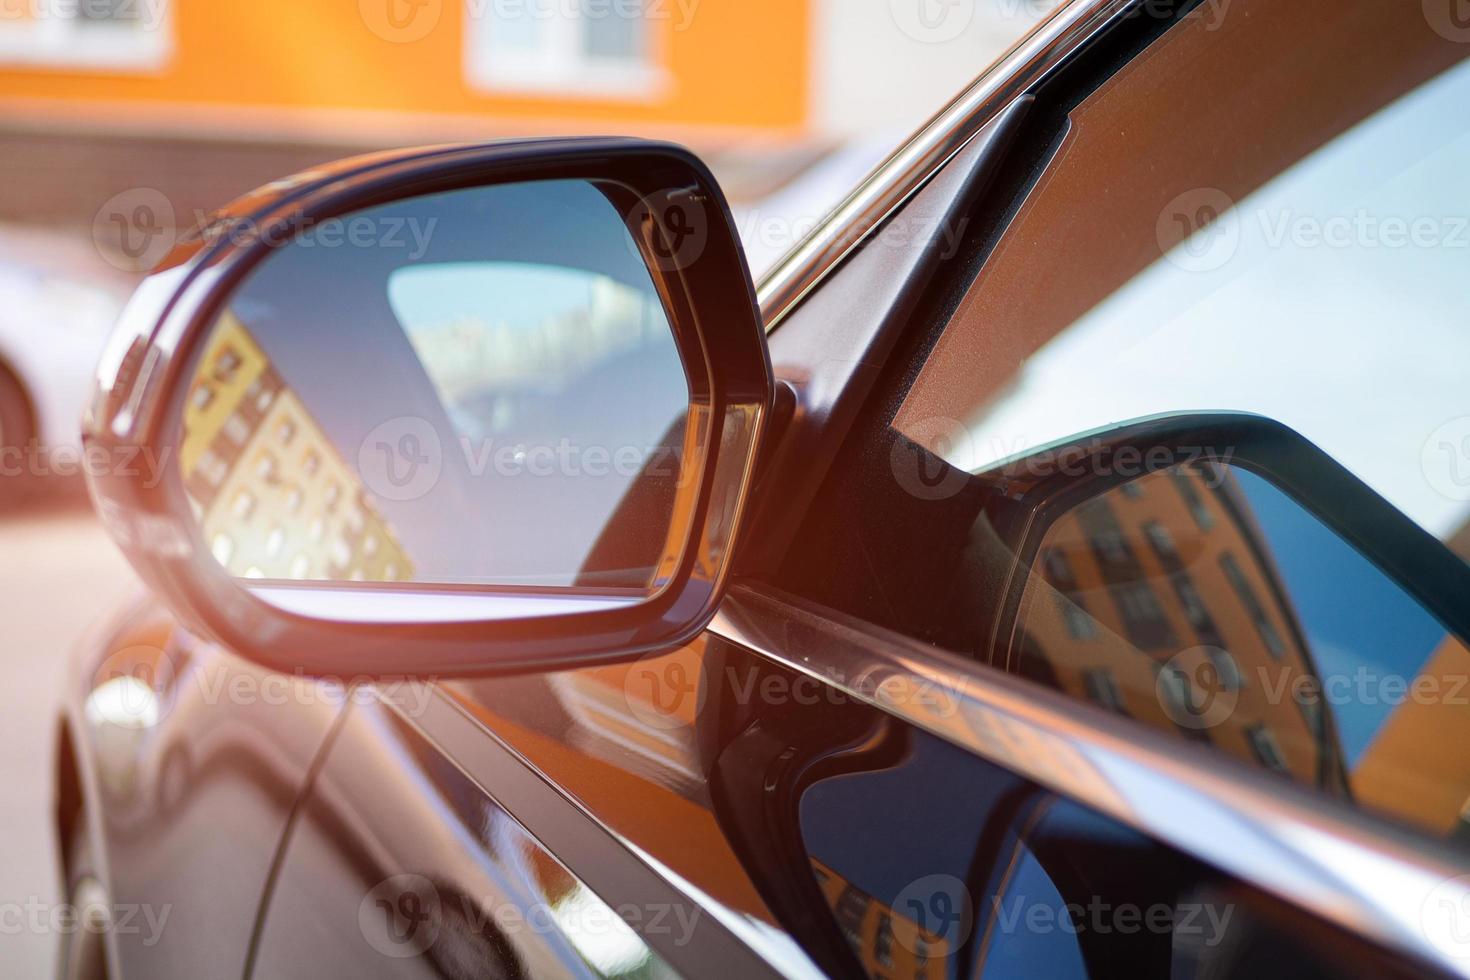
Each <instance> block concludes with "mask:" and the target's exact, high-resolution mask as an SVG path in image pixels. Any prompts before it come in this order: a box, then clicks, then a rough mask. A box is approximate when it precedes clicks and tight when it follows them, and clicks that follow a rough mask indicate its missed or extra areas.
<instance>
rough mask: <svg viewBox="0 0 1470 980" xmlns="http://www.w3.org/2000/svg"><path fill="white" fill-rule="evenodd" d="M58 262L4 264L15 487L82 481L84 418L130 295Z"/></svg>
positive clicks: (4, 472)
mask: <svg viewBox="0 0 1470 980" xmlns="http://www.w3.org/2000/svg"><path fill="white" fill-rule="evenodd" d="M33 244H34V243H33ZM53 264H54V262H47V261H37V262H30V263H27V262H20V261H6V262H4V264H0V307H3V310H4V312H3V313H0V476H3V477H5V478H6V480H5V483H6V485H7V486H12V487H14V486H15V485H17V484H18V483H19V482H20V479H18V478H36V477H47V476H53V475H55V476H62V477H66V476H78V477H79V476H80V475H81V471H82V466H83V463H82V460H81V456H80V451H81V433H80V431H79V430H78V427H77V416H78V413H79V412H80V408H81V405H82V403H83V402H84V401H85V400H86V397H87V395H88V394H89V392H90V391H91V387H92V382H93V378H94V375H95V368H96V366H97V357H98V355H99V354H100V353H101V351H102V345H103V343H104V342H105V341H106V339H107V335H108V332H109V330H110V329H111V327H112V324H113V323H114V322H115V321H116V319H117V314H118V312H119V310H121V309H122V301H123V299H124V298H125V295H126V294H125V293H124V294H123V295H117V293H116V290H115V284H113V283H111V282H110V281H106V282H102V283H95V282H86V283H83V282H80V281H78V280H77V279H76V278H75V277H74V276H71V275H67V274H63V273H61V272H59V271H58V270H57V269H55V268H53V267H52V266H53ZM99 278H100V277H99ZM26 482H27V483H28V484H29V485H30V486H35V485H36V483H35V481H34V480H33V479H32V480H28V481H26ZM5 497H6V498H7V499H9V498H11V497H13V491H12V493H7V494H6V495H5Z"/></svg>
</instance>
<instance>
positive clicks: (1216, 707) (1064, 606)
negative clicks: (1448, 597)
mask: <svg viewBox="0 0 1470 980" xmlns="http://www.w3.org/2000/svg"><path fill="white" fill-rule="evenodd" d="M1032 572H1033V574H1032V575H1031V576H1030V577H1029V579H1028V580H1027V583H1026V586H1025V591H1024V593H1023V595H1022V597H1021V604H1020V609H1019V611H1018V621H1017V622H1018V625H1017V629H1016V631H1015V634H1014V635H1013V638H1012V641H1011V643H1012V654H1011V657H1012V663H1013V665H1014V666H1015V667H1016V668H1017V669H1018V670H1019V671H1020V672H1021V673H1023V674H1025V675H1027V676H1030V677H1032V678H1035V679H1037V680H1041V681H1043V682H1044V683H1047V684H1048V685H1049V686H1053V687H1056V688H1058V689H1060V690H1063V691H1066V692H1067V693H1069V694H1071V695H1072V696H1074V697H1077V698H1079V699H1083V700H1088V701H1091V702H1093V703H1095V704H1098V705H1101V706H1103V707H1105V708H1107V709H1109V710H1111V711H1114V712H1116V713H1118V714H1123V715H1127V716H1130V717H1132V718H1135V719H1137V720H1139V721H1141V722H1144V723H1146V724H1148V725H1150V726H1152V727H1154V728H1157V729H1160V730H1163V731H1167V732H1171V733H1175V734H1178V735H1180V736H1182V737H1185V738H1189V739H1193V740H1196V741H1199V742H1203V743H1208V744H1212V745H1214V746H1215V747H1217V748H1219V749H1222V750H1223V751H1225V752H1227V753H1229V754H1230V755H1232V756H1235V757H1237V758H1239V759H1243V760H1246V761H1247V762H1249V763H1251V764H1253V765H1255V766H1259V767H1262V768H1265V769H1268V770H1273V771H1276V772H1280V773H1283V774H1285V775H1288V776H1290V777H1292V778H1295V779H1297V780H1300V781H1302V782H1304V783H1309V784H1313V785H1316V786H1319V787H1322V788H1324V789H1327V790H1329V791H1330V792H1333V793H1334V794H1337V795H1341V796H1347V797H1351V798H1354V799H1356V800H1358V801H1359V802H1361V803H1363V804H1365V805H1368V806H1371V807H1374V808H1377V809H1380V810H1384V811H1387V812H1390V813H1393V814H1395V815H1398V816H1399V817H1401V818H1405V819H1408V820H1410V821H1412V822H1414V823H1416V824H1419V825H1423V826H1429V827H1432V828H1434V829H1435V830H1437V831H1439V832H1442V833H1458V832H1460V831H1462V830H1463V829H1465V822H1464V817H1463V815H1462V814H1463V811H1464V809H1465V805H1466V801H1467V799H1470V754H1467V751H1466V750H1464V749H1462V748H1457V747H1455V746H1454V745H1453V744H1452V743H1458V744H1459V745H1461V746H1463V745H1464V743H1465V741H1466V738H1465V737H1464V736H1465V735H1466V734H1467V724H1470V722H1467V718H1466V716H1467V715H1470V707H1467V705H1470V701H1467V700H1466V698H1467V697H1470V694H1467V692H1466V691H1465V684H1464V679H1465V678H1466V677H1467V676H1470V650H1467V648H1466V646H1465V644H1464V642H1463V641H1462V640H1461V638H1459V637H1458V636H1455V635H1453V634H1451V633H1449V632H1448V631H1447V630H1446V629H1445V627H1444V626H1443V625H1442V624H1441V623H1440V622H1439V621H1438V620H1437V619H1436V618H1435V617H1434V616H1433V615H1432V614H1431V613H1430V612H1429V611H1428V610H1426V609H1425V608H1424V607H1423V606H1422V605H1421V604H1420V603H1419V602H1418V601H1417V600H1416V599H1414V598H1413V597H1412V596H1411V595H1410V594H1409V593H1408V592H1406V591H1405V589H1404V588H1403V587H1402V586H1401V585H1400V584H1398V583H1397V582H1396V581H1395V580H1394V579H1392V578H1390V577H1389V576H1388V575H1387V574H1385V573H1384V572H1383V571H1382V570H1380V569H1379V568H1378V567H1377V566H1376V565H1375V564H1373V563H1372V562H1371V561H1370V560H1369V559H1368V558H1366V557H1365V556H1364V555H1362V554H1361V553H1360V552H1358V551H1357V550H1356V549H1355V548H1353V547H1352V546H1351V545H1350V544H1349V543H1348V542H1347V541H1345V540H1343V538H1342V537H1341V536H1340V535H1339V534H1337V533H1336V532H1334V531H1333V530H1332V529H1331V528H1330V527H1328V526H1327V525H1326V524H1324V523H1323V522H1322V521H1320V520H1319V519H1318V518H1317V517H1315V516H1314V515H1313V514H1312V513H1310V512H1309V511H1308V510H1307V509H1306V508H1305V507H1303V506H1302V505H1301V504H1300V503H1298V502H1297V501H1296V500H1294V499H1293V498H1292V497H1290V496H1288V495H1287V494H1286V493H1285V492H1283V491H1282V490H1281V489H1279V488H1278V487H1276V486H1274V485H1273V484H1272V483H1271V482H1269V481H1268V480H1266V479H1265V478H1263V477H1262V476H1260V475H1259V474H1258V473H1256V472H1254V471H1253V470H1249V469H1246V468H1244V467H1241V466H1237V465H1224V464H1220V463H1215V462H1200V463H1193V464H1188V465H1184V466H1176V467H1172V468H1170V469H1168V470H1164V471H1160V472H1155V473H1152V474H1150V475H1147V476H1144V477H1142V478H1140V479H1137V480H1133V481H1132V482H1129V483H1125V484H1123V485H1121V486H1118V487H1115V488H1113V489H1111V490H1109V491H1107V492H1105V493H1102V494H1101V495H1098V496H1095V497H1092V498H1091V499H1089V500H1087V501H1085V502H1083V503H1081V504H1080V505H1077V506H1075V507H1072V508H1071V509H1069V510H1067V511H1066V512H1065V513H1063V514H1062V515H1061V516H1060V517H1059V518H1058V519H1056V520H1055V521H1054V522H1053V523H1052V524H1050V526H1049V527H1048V528H1047V530H1046V532H1045V534H1044V536H1043V538H1042V540H1041V543H1040V546H1039V548H1038V550H1037V552H1036V556H1035V559H1034V563H1033V565H1032ZM1457 679H1458V681H1457ZM1457 697H1458V699H1459V700H1458V702H1457V701H1456V698H1457ZM1457 703H1458V704H1459V705H1460V706H1459V707H1456V704H1457ZM1431 748H1432V751H1430V750H1431Z"/></svg>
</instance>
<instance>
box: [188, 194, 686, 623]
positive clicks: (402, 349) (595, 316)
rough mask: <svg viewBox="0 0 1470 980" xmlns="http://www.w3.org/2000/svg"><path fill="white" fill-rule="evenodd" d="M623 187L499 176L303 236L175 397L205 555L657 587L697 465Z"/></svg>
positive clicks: (256, 575)
mask: <svg viewBox="0 0 1470 980" xmlns="http://www.w3.org/2000/svg"><path fill="white" fill-rule="evenodd" d="M627 196H630V195H629V192H627V191H626V190H621V189H618V188H605V187H603V186H600V185H595V184H592V183H589V182H586V181H580V180H561V181H539V182H531V183H522V184H508V185H500V186H493V187H483V188H474V189H468V190H462V191H453V192H448V193H442V194H436V195H431V196H425V197H419V198H413V199H409V200H406V201H400V202H395V203H393V204H391V205H386V206H382V207H378V208H374V209H371V210H365V211H360V212H356V213H352V214H349V215H346V216H343V217H341V218H336V219H332V220H327V221H321V222H315V223H309V222H306V221H303V222H301V223H300V225H301V227H299V228H295V229H293V232H294V235H293V236H292V237H291V238H290V240H289V242H288V243H286V244H283V245H281V246H280V247H278V248H276V249H275V250H274V251H273V252H272V254H271V255H270V256H269V257H268V258H267V259H266V260H265V261H264V262H262V263H261V264H260V265H259V266H257V267H256V268H255V269H254V270H253V271H252V272H251V273H250V274H249V276H248V277H246V278H245V279H244V281H243V282H242V283H241V284H240V285H239V286H238V287H237V289H236V291H235V292H234V293H233V295H232V296H231V297H230V299H229V301H228V302H227V304H226V306H225V308H224V309H223V311H222V312H221V313H220V315H219V317H218V319H217V321H216V322H215V324H214V326H213V328H212V330H211V332H210V333H209V335H208V336H207V337H206V338H205V339H204V341H203V342H202V345H201V350H200V352H199V353H198V355H197V358H196V361H195V366H194V368H193V372H194V374H193V379H192V383H191V384H190V385H189V387H188V389H187V391H186V393H185V398H186V401H185V403H184V406H183V411H182V423H181V424H182V426H183V432H182V438H181V440H180V452H179V457H180V466H181V468H182V471H183V479H184V486H185V489H186V491H187V493H188V495H189V497H190V500H191V502H192V504H193V510H194V514H195V517H196V519H197V520H198V522H199V530H200V532H201V539H202V542H203V546H204V547H205V548H207V550H208V551H209V552H210V554H212V555H213V557H214V559H215V560H216V561H217V562H219V563H220V564H221V565H223V566H224V567H225V568H226V569H227V570H229V571H230V572H231V573H232V574H234V575H235V576H238V577H240V578H246V579H259V580H263V581H265V582H274V583H277V584H285V583H297V584H301V583H322V582H332V583H344V582H356V583H423V584H424V585H426V586H506V587H536V588H538V589H544V588H547V587H552V588H566V589H569V590H578V589H586V590H596V591H599V592H604V593H605V592H609V591H612V592H618V591H620V590H626V591H627V592H628V593H629V594H630V595H634V596H637V595H643V594H647V593H649V592H651V591H654V590H656V588H657V586H658V579H659V575H660V568H661V566H662V565H665V564H666V563H667V562H666V558H667V555H668V554H669V553H670V552H671V550H673V551H677V547H676V546H677V545H679V544H682V540H683V534H684V531H685V528H683V527H681V526H675V520H674V515H675V513H676V512H678V511H679V502H680V500H681V499H682V498H681V497H680V494H681V493H684V492H685V491H686V489H690V488H689V485H690V484H692V483H693V482H697V481H691V480H688V479H686V478H685V477H687V476H688V475H689V474H687V473H686V472H685V468H686V467H688V468H689V469H694V468H696V467H697V466H698V461H697V460H694V459H691V458H690V456H691V453H690V452H689V451H687V449H686V440H688V439H689V438H690V434H689V433H688V432H686V430H687V429H688V428H689V426H688V424H687V420H688V415H689V406H690V389H689V383H688V381H687V378H686V374H685V371H684V367H683V363H682V361H681V359H680V354H679V350H678V348H677V347H676V344H675V338H674V333H673V330H672V328H671V325H670V321H669V318H668V317H667V316H666V314H665V310H664V306H663V303H662V301H661V299H660V297H659V294H658V291H657V289H656V287H655V284H654V282H653V279H652V278H651V277H650V274H649V271H648V268H647V266H646V265H645V263H644V260H643V259H642V258H641V256H640V253H639V249H638V248H637V246H636V245H635V243H634V240H633V238H632V235H631V234H630V232H629V228H628V223H627V221H626V220H625V219H624V214H625V213H626V212H625V210H623V209H621V208H620V207H619V206H618V205H617V204H616V203H615V202H619V201H622V200H623V199H624V198H625V197H627ZM686 511H687V508H686Z"/></svg>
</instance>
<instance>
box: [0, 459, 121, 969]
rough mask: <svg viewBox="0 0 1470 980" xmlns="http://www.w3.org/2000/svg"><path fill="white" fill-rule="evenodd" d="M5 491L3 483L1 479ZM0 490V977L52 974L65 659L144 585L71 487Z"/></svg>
mask: <svg viewBox="0 0 1470 980" xmlns="http://www.w3.org/2000/svg"><path fill="white" fill-rule="evenodd" d="M0 490H3V488H0ZM27 497H28V499H27V500H25V501H24V502H23V503H20V504H16V503H14V502H12V501H4V500H0V637H3V642H4V648H3V651H0V744H3V745H4V746H5V752H4V753H3V754H0V785H3V787H4V789H3V791H0V828H3V837H0V840H3V841H4V848H3V851H0V855H3V860H0V976H4V977H47V976H52V975H54V969H55V966H54V956H55V952H56V949H57V947H58V944H59V943H60V942H61V937H60V936H58V935H55V934H54V933H53V932H52V931H51V930H50V928H49V927H48V926H47V925H46V924H45V923H47V922H48V921H50V920H51V916H49V915H47V914H37V912H36V909H40V910H42V912H45V911H46V910H48V909H50V908H52V907H54V906H55V904H56V903H58V902H60V901H62V899H63V895H62V883H61V875H60V870H59V864H58V857H57V853H58V852H57V848H56V839H55V837H56V835H55V832H54V831H53V829H52V826H51V806H52V782H53V779H52V772H53V766H54V764H55V763H54V758H53V755H54V746H53V742H54V732H55V726H56V720H57V717H58V716H57V711H58V705H59V703H60V698H61V684H62V679H63V677H64V676H65V672H66V663H67V659H68V658H69V657H70V656H71V655H72V654H73V652H74V650H75V648H76V647H77V645H78V643H79V642H80V641H81V639H82V637H83V635H84V634H85V633H86V632H87V630H88V629H89V628H90V627H92V626H94V625H95V624H96V623H97V622H99V621H100V620H102V619H104V618H106V617H107V616H108V615H109V614H111V613H113V612H115V611H116V610H117V609H119V608H120V607H121V606H122V605H123V604H124V603H125V602H127V600H128V599H129V598H130V597H131V596H134V595H136V594H137V593H138V591H139V589H140V588H141V586H140V585H139V583H138V580H137V578H136V577H135V576H134V574H133V572H132V569H131V568H130V567H129V566H128V564H127V562H126V561H125V560H124V559H123V557H122V555H121V554H120V553H119V552H118V550H117V549H116V548H115V547H114V546H113V544H112V542H111V541H110V540H109V539H108V537H107V535H106V534H105V533H104V532H103V530H102V528H101V526H100V525H99V524H98V522H97V521H96V519H95V518H94V517H93V516H92V511H91V509H90V508H89V507H88V506H87V503H86V501H85V498H83V497H81V496H80V495H79V494H78V493H77V492H76V491H75V489H74V488H57V489H54V490H53V489H47V490H42V491H40V492H32V493H29V494H28V495H27Z"/></svg>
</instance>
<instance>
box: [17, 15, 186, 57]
mask: <svg viewBox="0 0 1470 980" xmlns="http://www.w3.org/2000/svg"><path fill="white" fill-rule="evenodd" d="M172 7H173V5H172V4H171V3H169V2H167V0H10V2H6V3H0V64H11V65H14V64H25V65H40V66H44V67H61V68H101V69H111V70H115V71H150V70H153V69H157V68H161V67H162V66H163V65H164V64H165V63H166V62H167V61H168V57H169V54H170V51H171V50H172V47H173V37H172V33H171V24H170V16H169V11H170V10H171V9H172Z"/></svg>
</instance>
